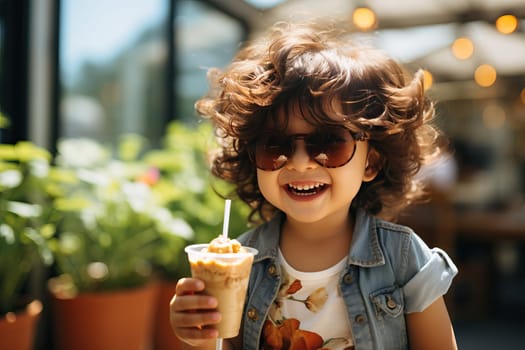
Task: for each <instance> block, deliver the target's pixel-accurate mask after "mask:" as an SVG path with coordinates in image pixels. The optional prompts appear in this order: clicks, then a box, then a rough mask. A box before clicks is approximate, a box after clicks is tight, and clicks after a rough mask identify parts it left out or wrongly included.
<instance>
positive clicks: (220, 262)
mask: <svg viewBox="0 0 525 350" xmlns="http://www.w3.org/2000/svg"><path fill="white" fill-rule="evenodd" d="M207 248H208V244H193V245H190V246H187V247H186V248H185V251H186V253H187V254H188V260H189V262H190V267H191V274H192V276H193V277H195V278H198V279H200V280H202V281H204V283H205V284H206V288H205V290H204V293H205V294H208V295H212V296H214V297H216V298H217V300H218V307H217V309H218V311H219V312H220V313H221V315H222V319H221V321H220V323H219V324H217V325H216V327H217V329H218V331H219V338H233V337H235V336H237V335H238V334H239V328H240V325H241V319H242V311H243V308H244V300H245V298H246V290H247V288H248V281H249V279H250V271H251V268H252V263H253V257H254V256H255V255H256V254H257V253H258V251H257V249H254V248H250V247H243V248H242V249H241V251H240V252H239V253H224V254H221V253H211V252H208V251H207Z"/></svg>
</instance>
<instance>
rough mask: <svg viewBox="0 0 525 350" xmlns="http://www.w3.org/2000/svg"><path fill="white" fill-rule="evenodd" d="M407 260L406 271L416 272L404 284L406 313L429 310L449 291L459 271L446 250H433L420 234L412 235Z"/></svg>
mask: <svg viewBox="0 0 525 350" xmlns="http://www.w3.org/2000/svg"><path fill="white" fill-rule="evenodd" d="M406 263H407V269H406V271H407V272H408V273H410V274H413V275H412V277H411V278H410V279H409V280H408V282H407V283H406V284H405V285H404V286H403V294H404V297H405V312H406V313H411V312H420V311H423V310H425V309H426V308H427V307H428V306H429V305H430V304H432V303H433V302H434V301H435V300H436V299H437V298H439V297H440V296H442V295H444V294H445V293H446V292H447V291H448V289H449V288H450V285H451V283H452V280H453V278H454V276H456V274H457V273H458V269H457V267H456V265H454V263H453V262H452V260H451V259H450V257H449V256H448V255H447V253H446V252H445V251H443V250H441V249H439V248H432V249H430V248H429V247H428V246H427V245H426V244H425V243H424V242H423V240H422V239H421V238H419V236H417V235H416V234H412V235H411V240H410V244H409V246H408V254H407V261H406Z"/></svg>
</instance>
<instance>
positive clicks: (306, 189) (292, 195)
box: [257, 116, 376, 223]
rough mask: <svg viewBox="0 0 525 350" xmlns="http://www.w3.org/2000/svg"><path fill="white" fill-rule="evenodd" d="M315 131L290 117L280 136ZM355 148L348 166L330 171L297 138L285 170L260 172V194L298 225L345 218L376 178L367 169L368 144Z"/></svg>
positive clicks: (303, 142) (330, 169)
mask: <svg viewBox="0 0 525 350" xmlns="http://www.w3.org/2000/svg"><path fill="white" fill-rule="evenodd" d="M315 130H316V129H315V128H314V127H313V126H312V125H310V124H308V123H307V122H306V121H305V120H304V119H303V118H302V117H301V116H291V117H290V118H289V123H288V126H287V128H286V130H284V131H281V132H283V134H285V135H297V134H310V133H312V132H313V131H315ZM355 145H356V147H355V152H354V153H353V156H352V158H351V160H350V161H348V163H346V164H344V165H342V166H338V167H334V168H327V167H323V166H321V165H320V164H319V163H318V162H316V160H315V159H312V158H311V157H310V156H309V155H308V153H307V150H306V147H305V141H304V139H303V138H302V136H301V137H296V139H295V152H294V153H293V154H292V155H291V156H289V157H288V158H287V161H286V162H285V163H284V165H282V167H280V168H279V169H277V170H261V169H257V180H258V184H259V188H260V190H261V193H262V194H263V196H264V197H265V198H266V200H268V201H269V202H270V203H271V204H272V205H274V206H275V207H277V208H279V209H280V210H282V211H283V212H284V213H286V215H287V216H288V218H289V219H293V220H296V221H298V222H303V223H313V222H319V221H322V220H326V219H329V220H333V219H335V218H336V217H340V218H343V217H344V218H346V217H347V215H348V210H349V208H350V204H351V202H352V200H353V199H354V197H355V196H356V194H357V192H358V191H359V188H360V186H361V183H362V182H363V181H371V180H373V179H374V177H375V175H376V173H375V172H374V171H371V170H366V169H365V168H366V163H367V154H368V143H367V142H366V141H356V142H355ZM350 156H351V155H350ZM321 163H322V162H321Z"/></svg>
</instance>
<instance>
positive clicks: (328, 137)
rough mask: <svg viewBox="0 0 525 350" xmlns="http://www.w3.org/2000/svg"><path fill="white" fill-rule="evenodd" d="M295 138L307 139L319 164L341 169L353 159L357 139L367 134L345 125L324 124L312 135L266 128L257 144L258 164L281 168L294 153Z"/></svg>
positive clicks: (312, 157) (309, 150)
mask: <svg viewBox="0 0 525 350" xmlns="http://www.w3.org/2000/svg"><path fill="white" fill-rule="evenodd" d="M296 140H303V141H304V144H305V147H306V152H307V153H308V156H310V159H312V160H313V161H315V162H316V163H317V164H319V165H321V166H323V167H325V168H338V167H341V166H343V165H345V164H347V163H348V162H349V161H350V160H351V159H352V158H353V156H354V153H355V150H356V141H364V140H366V136H365V134H364V133H362V132H359V133H352V132H351V131H350V130H348V129H346V128H343V127H325V128H322V129H319V130H316V131H314V132H312V133H309V134H292V135H286V134H283V133H282V132H279V131H266V132H263V133H262V134H261V136H260V137H258V138H257V141H256V143H255V166H257V168H259V169H261V170H267V171H273V170H278V169H280V168H282V167H283V166H284V165H285V164H286V163H287V162H288V160H289V159H290V158H291V157H292V156H293V154H294V152H295V143H296Z"/></svg>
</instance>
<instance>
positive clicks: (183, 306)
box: [170, 294, 217, 312]
mask: <svg viewBox="0 0 525 350" xmlns="http://www.w3.org/2000/svg"><path fill="white" fill-rule="evenodd" d="M216 307H217V299H216V298H215V297H212V296H208V295H201V294H183V295H178V294H175V295H174V296H173V298H172V299H171V302H170V310H171V312H189V311H198V310H211V309H215V308H216Z"/></svg>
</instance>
